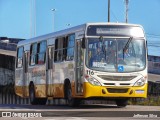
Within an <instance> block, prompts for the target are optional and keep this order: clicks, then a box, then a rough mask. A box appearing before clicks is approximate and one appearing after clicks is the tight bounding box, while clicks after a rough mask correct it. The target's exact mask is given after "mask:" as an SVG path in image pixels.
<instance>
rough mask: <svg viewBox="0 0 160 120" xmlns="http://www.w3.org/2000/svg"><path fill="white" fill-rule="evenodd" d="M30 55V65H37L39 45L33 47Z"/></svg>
mask: <svg viewBox="0 0 160 120" xmlns="http://www.w3.org/2000/svg"><path fill="white" fill-rule="evenodd" d="M30 54H31V55H30V65H35V64H36V63H37V43H34V44H32V45H31V49H30Z"/></svg>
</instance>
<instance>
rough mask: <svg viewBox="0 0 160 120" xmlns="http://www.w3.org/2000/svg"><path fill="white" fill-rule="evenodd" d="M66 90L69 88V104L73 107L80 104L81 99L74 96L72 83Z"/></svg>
mask: <svg viewBox="0 0 160 120" xmlns="http://www.w3.org/2000/svg"><path fill="white" fill-rule="evenodd" d="M66 90H67V102H68V105H69V106H71V107H76V106H79V104H80V99H76V98H73V97H72V89H71V85H70V84H68V85H67V88H66Z"/></svg>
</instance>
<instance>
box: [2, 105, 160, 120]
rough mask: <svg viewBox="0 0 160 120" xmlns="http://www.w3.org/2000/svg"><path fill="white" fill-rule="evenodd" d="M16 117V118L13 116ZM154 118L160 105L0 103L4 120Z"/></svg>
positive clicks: (158, 114) (142, 119) (130, 119)
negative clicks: (72, 105)
mask: <svg viewBox="0 0 160 120" xmlns="http://www.w3.org/2000/svg"><path fill="white" fill-rule="evenodd" d="M13 117H14V118H13ZM146 118H147V119H148V120H152V119H154V120H155V119H157V120H158V119H160V106H137V105H135V106H132V105H128V106H127V107H125V108H119V107H117V106H115V105H104V104H102V105H99V104H97V105H82V106H80V107H77V108H71V107H68V106H65V105H60V106H57V105H56V106H53V105H34V106H33V105H0V119H3V120H8V119H9V120H13V119H14V120H20V119H31V120H99V119H100V120H116V119H118V120H139V119H140V120H146Z"/></svg>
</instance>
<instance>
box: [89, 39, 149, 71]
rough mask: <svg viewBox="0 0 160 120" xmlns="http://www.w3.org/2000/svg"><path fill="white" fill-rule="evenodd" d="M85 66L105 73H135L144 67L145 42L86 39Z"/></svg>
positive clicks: (136, 40) (142, 40)
mask: <svg viewBox="0 0 160 120" xmlns="http://www.w3.org/2000/svg"><path fill="white" fill-rule="evenodd" d="M86 65H87V67H89V68H90V69H93V70H98V71H106V72H136V71H140V70H143V69H144V68H145V67H146V49H145V40H144V39H138V38H103V39H101V38H88V41H87V55H86Z"/></svg>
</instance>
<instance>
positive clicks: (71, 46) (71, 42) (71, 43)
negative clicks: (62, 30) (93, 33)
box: [67, 34, 75, 60]
mask: <svg viewBox="0 0 160 120" xmlns="http://www.w3.org/2000/svg"><path fill="white" fill-rule="evenodd" d="M74 44H75V35H74V34H72V35H70V36H69V37H68V47H67V60H73V58H74Z"/></svg>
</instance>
